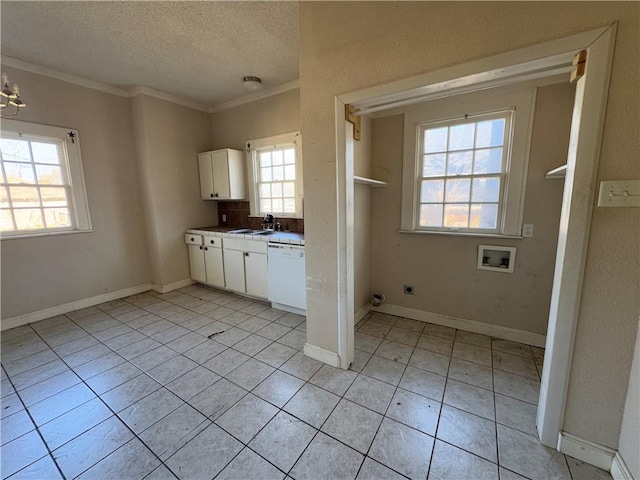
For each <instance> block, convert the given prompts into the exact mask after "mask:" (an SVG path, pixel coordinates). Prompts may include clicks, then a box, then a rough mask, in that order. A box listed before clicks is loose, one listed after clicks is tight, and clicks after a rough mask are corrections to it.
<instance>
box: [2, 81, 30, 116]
mask: <svg viewBox="0 0 640 480" xmlns="http://www.w3.org/2000/svg"><path fill="white" fill-rule="evenodd" d="M26 106H27V104H26V103H24V102H23V101H22V100H20V87H18V84H17V83H14V84H13V88H9V77H8V76H7V74H6V73H3V74H2V90H0V112H2V116H3V117H15V116H16V115H18V113H19V112H20V109H21V108H24V107H26ZM10 107H14V108H15V111H14V112H13V113H7V112H9V111H10V110H13V109H11V108H10Z"/></svg>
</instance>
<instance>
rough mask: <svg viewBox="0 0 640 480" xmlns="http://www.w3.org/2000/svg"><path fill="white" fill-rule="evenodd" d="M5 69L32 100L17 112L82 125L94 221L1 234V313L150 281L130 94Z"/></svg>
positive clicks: (12, 313)
mask: <svg viewBox="0 0 640 480" xmlns="http://www.w3.org/2000/svg"><path fill="white" fill-rule="evenodd" d="M2 71H3V72H6V73H7V74H8V75H9V78H12V79H14V80H15V81H17V82H19V83H20V84H21V85H22V86H23V89H24V92H23V97H24V100H25V102H26V103H27V105H28V107H27V108H26V109H24V110H23V111H22V112H21V113H20V116H19V117H18V118H17V119H18V120H22V121H25V122H34V123H43V124H47V125H54V126H61V127H69V128H74V129H77V130H78V131H79V134H80V146H81V152H82V162H83V167H84V177H85V182H86V188H87V197H88V200H89V210H90V213H91V221H92V224H93V229H94V231H93V232H89V233H76V234H68V235H51V236H46V237H32V238H22V239H13V240H9V239H3V240H2V244H1V249H2V252H1V253H2V255H1V266H2V292H1V296H2V318H3V319H7V318H12V317H15V316H18V315H22V314H26V313H30V312H35V311H38V310H42V309H46V308H50V307H54V306H57V305H61V304H64V303H68V302H72V301H77V300H82V299H85V298H89V297H93V296H96V295H101V294H104V293H108V292H113V291H117V290H122V289H125V288H128V287H133V286H136V285H140V284H144V283H146V282H148V281H149V261H148V257H147V251H146V245H145V244H146V240H145V231H144V228H143V221H142V220H143V217H144V212H143V210H142V205H141V198H140V191H139V188H138V170H137V168H136V152H135V147H134V138H133V133H132V122H131V117H130V112H129V100H128V99H126V98H122V97H118V96H115V95H110V94H107V93H102V92H99V91H96V90H92V89H88V88H84V87H79V86H76V85H71V84H69V83H66V82H62V81H59V80H54V79H51V78H48V77H43V76H40V75H35V74H32V73H29V72H25V71H21V70H16V69H13V68H9V67H4V66H3V68H2ZM27 86H28V87H27Z"/></svg>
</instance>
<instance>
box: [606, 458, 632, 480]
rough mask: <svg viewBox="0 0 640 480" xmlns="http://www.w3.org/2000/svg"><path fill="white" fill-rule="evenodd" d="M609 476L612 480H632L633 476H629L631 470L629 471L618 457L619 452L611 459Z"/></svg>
mask: <svg viewBox="0 0 640 480" xmlns="http://www.w3.org/2000/svg"><path fill="white" fill-rule="evenodd" d="M611 476H612V477H613V480H634V479H633V475H631V470H629V467H627V464H626V463H625V461H624V459H623V458H622V456H620V452H616V454H615V455H614V457H613V462H612V463H611Z"/></svg>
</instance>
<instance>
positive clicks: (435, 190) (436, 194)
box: [420, 180, 444, 203]
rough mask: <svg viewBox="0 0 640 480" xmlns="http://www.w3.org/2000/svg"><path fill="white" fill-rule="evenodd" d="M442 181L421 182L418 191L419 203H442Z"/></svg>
mask: <svg viewBox="0 0 640 480" xmlns="http://www.w3.org/2000/svg"><path fill="white" fill-rule="evenodd" d="M443 196H444V180H423V181H422V188H421V189H420V203H437V202H442V199H443Z"/></svg>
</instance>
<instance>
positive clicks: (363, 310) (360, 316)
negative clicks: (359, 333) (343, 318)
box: [353, 302, 371, 325]
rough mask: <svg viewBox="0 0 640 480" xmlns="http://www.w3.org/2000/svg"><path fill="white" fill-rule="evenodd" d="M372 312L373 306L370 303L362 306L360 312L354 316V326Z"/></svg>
mask: <svg viewBox="0 0 640 480" xmlns="http://www.w3.org/2000/svg"><path fill="white" fill-rule="evenodd" d="M370 311H371V304H370V303H369V302H367V303H366V304H365V305H363V306H362V308H361V309H360V310H358V311H357V312H356V314H355V315H354V316H353V324H354V325H357V324H358V322H359V321H360V320H362V319H363V318H364V317H365V316H366V315H367V313H369V312H370Z"/></svg>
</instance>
